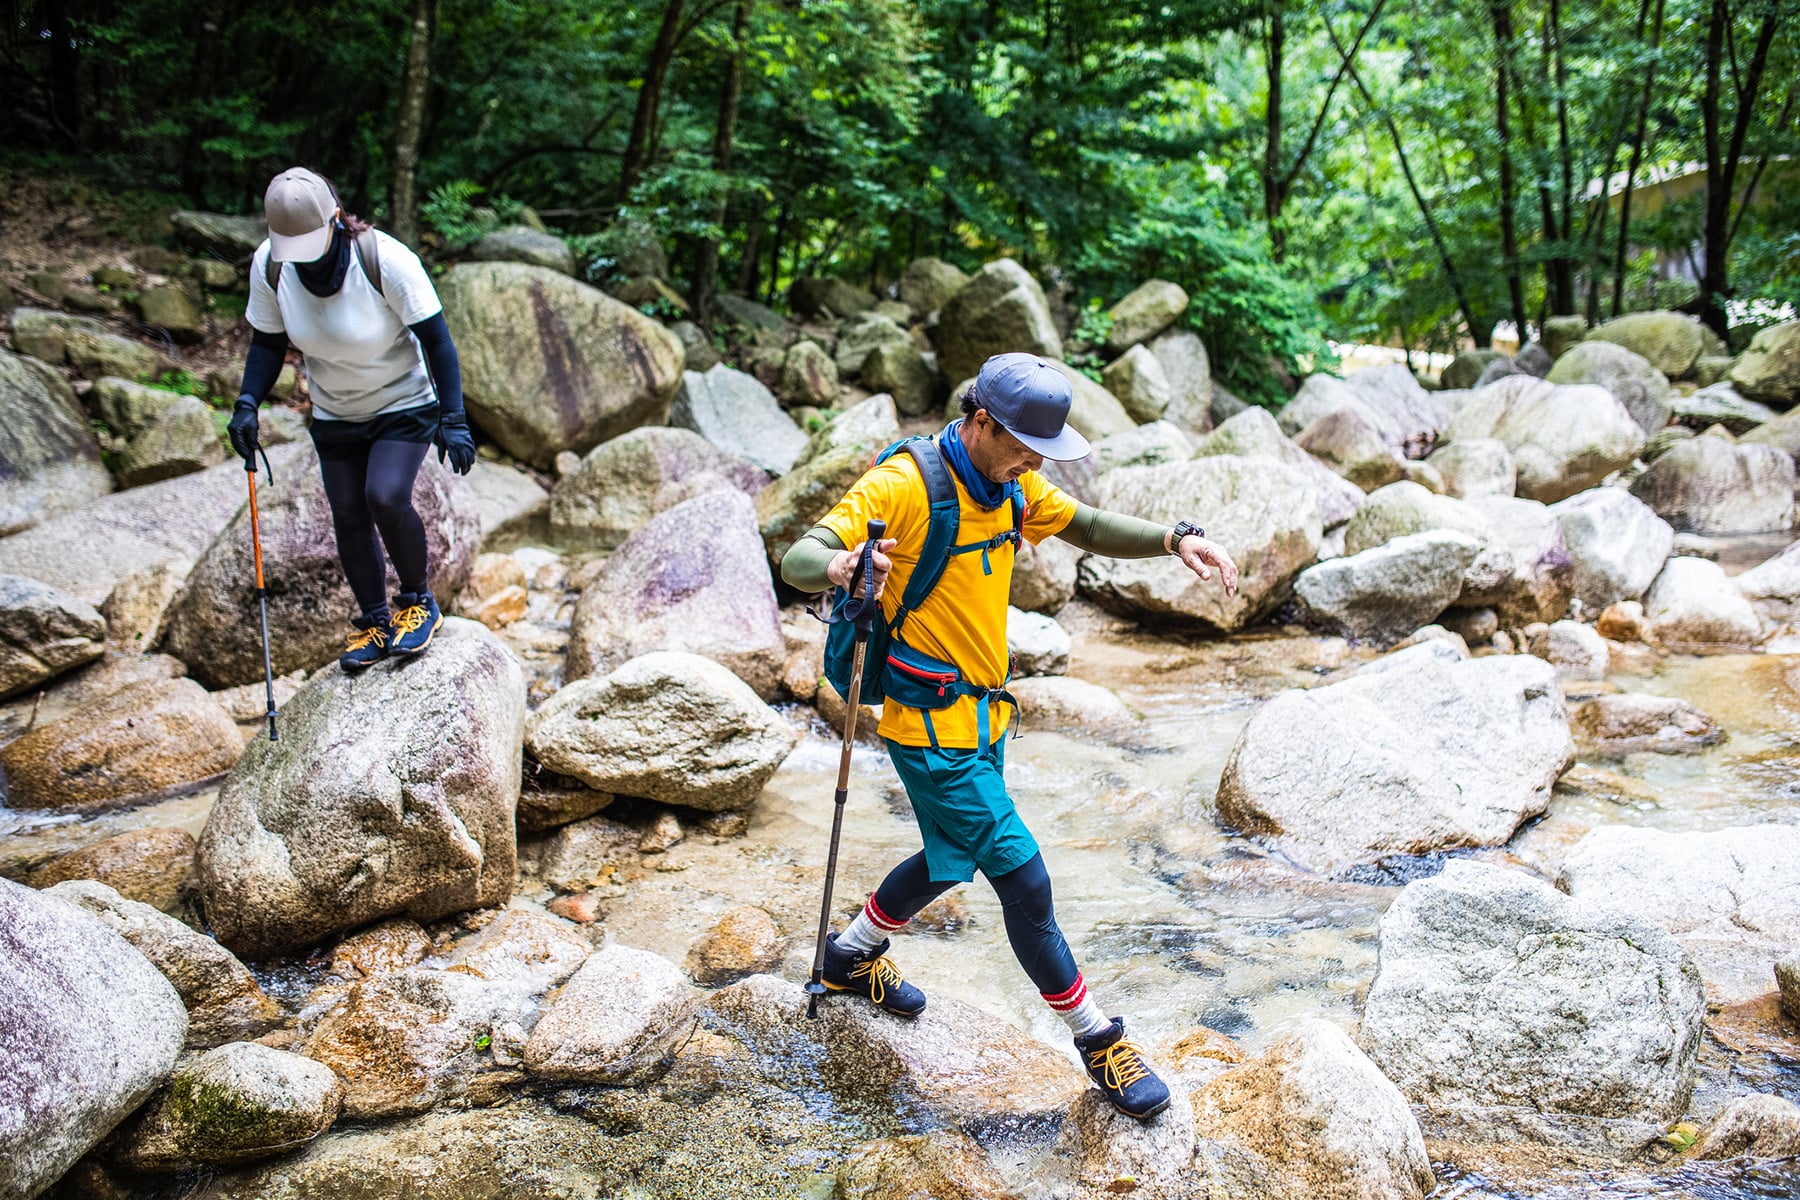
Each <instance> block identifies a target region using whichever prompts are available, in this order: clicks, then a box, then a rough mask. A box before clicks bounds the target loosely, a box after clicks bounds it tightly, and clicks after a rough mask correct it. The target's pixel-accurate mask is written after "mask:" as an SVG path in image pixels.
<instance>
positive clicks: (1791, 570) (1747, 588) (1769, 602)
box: [1014, 542, 1800, 625]
mask: <svg viewBox="0 0 1800 1200" xmlns="http://www.w3.org/2000/svg"><path fill="white" fill-rule="evenodd" d="M1732 582H1733V583H1735V584H1737V588H1738V591H1740V592H1742V593H1743V594H1744V598H1745V599H1747V600H1749V601H1750V605H1751V607H1752V608H1754V609H1755V610H1756V615H1757V616H1759V617H1761V618H1762V619H1763V620H1764V621H1765V622H1767V623H1768V624H1770V625H1779V624H1782V623H1783V622H1793V621H1800V542H1795V543H1794V544H1792V545H1790V546H1789V547H1788V548H1787V549H1785V550H1783V551H1782V552H1781V553H1779V554H1777V555H1775V556H1774V557H1772V558H1768V559H1765V560H1763V561H1762V562H1761V563H1758V564H1757V565H1756V566H1754V567H1751V568H1750V569H1749V570H1748V571H1745V572H1744V573H1743V574H1741V575H1739V576H1737V577H1735V578H1734V579H1733V580H1732ZM1014 586H1015V587H1016V586H1017V584H1016V582H1015V584H1014Z"/></svg>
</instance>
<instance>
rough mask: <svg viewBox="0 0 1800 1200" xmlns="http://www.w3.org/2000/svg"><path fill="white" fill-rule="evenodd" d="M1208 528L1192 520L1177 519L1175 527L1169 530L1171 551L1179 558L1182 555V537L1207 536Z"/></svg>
mask: <svg viewBox="0 0 1800 1200" xmlns="http://www.w3.org/2000/svg"><path fill="white" fill-rule="evenodd" d="M1205 536H1206V530H1204V529H1202V528H1200V527H1199V526H1198V525H1196V524H1194V523H1193V522H1192V521H1177V522H1175V528H1174V529H1172V530H1170V531H1169V553H1170V554H1173V555H1175V556H1176V557H1177V558H1179V557H1180V556H1181V539H1182V538H1184V537H1202V538H1203V537H1205Z"/></svg>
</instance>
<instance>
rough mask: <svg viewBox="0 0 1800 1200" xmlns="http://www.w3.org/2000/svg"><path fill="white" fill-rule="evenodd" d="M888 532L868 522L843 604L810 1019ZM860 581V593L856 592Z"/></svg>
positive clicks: (820, 991)
mask: <svg viewBox="0 0 1800 1200" xmlns="http://www.w3.org/2000/svg"><path fill="white" fill-rule="evenodd" d="M886 534H887V522H885V521H881V520H873V521H870V522H869V536H868V538H867V539H865V540H864V542H863V552H862V561H861V562H860V563H858V564H857V565H856V571H855V573H853V574H852V575H851V576H850V588H849V591H850V596H851V599H850V602H849V603H848V604H846V605H845V606H844V616H845V617H846V618H848V619H849V620H851V621H853V622H855V624H856V651H855V654H854V656H853V657H852V658H851V660H850V694H849V696H848V697H846V702H847V703H848V704H849V706H850V707H849V709H848V710H847V711H846V712H845V714H844V745H843V749H841V750H840V751H839V752H838V775H837V791H836V792H835V793H833V795H832V798H831V802H832V805H833V808H832V813H831V853H830V855H829V856H827V858H826V859H825V898H824V899H823V900H821V901H820V902H819V940H818V944H817V945H816V946H815V947H814V949H813V966H812V978H811V979H809V980H807V983H806V994H807V997H808V999H807V1002H806V1015H807V1017H808V1019H810V1020H817V1019H818V1016H819V997H820V996H823V995H824V994H825V990H826V989H825V933H826V931H827V930H828V929H830V927H831V887H832V884H833V882H835V880H836V878H837V859H838V837H839V836H840V835H841V834H842V833H843V831H844V803H845V801H847V800H849V798H850V748H851V746H852V745H853V744H854V743H855V741H856V710H857V708H858V707H860V706H861V704H862V677H863V659H864V658H865V657H866V656H867V655H868V651H869V634H870V633H871V632H872V631H873V630H874V628H875V618H876V617H877V616H879V615H880V613H881V609H880V607H879V606H878V605H877V604H876V603H875V547H876V545H878V544H879V543H880V541H881V539H882V538H883V537H884V536H886ZM859 580H860V581H861V583H862V592H863V594H862V595H861V596H858V595H857V594H856V593H857V583H858V581H859Z"/></svg>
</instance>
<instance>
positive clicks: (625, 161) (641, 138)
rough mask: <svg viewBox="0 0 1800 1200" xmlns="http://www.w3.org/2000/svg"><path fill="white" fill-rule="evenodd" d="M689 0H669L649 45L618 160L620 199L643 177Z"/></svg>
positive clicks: (629, 193) (628, 193) (619, 200)
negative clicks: (635, 107) (629, 126)
mask: <svg viewBox="0 0 1800 1200" xmlns="http://www.w3.org/2000/svg"><path fill="white" fill-rule="evenodd" d="M686 4H687V0H667V4H666V6H665V7H664V8H663V19H662V27H661V28H659V29H658V30H657V31H656V41H655V43H654V44H653V45H652V46H651V47H650V62H649V64H648V65H647V66H646V67H645V68H644V83H643V86H642V87H640V88H639V89H638V97H637V110H636V111H635V112H634V113H633V114H632V117H631V136H630V137H629V138H627V139H626V142H625V153H624V154H623V156H622V157H621V159H620V162H619V194H618V203H619V204H621V205H622V204H624V203H626V201H628V200H629V199H630V198H631V189H632V188H634V187H636V186H637V183H638V180H639V179H640V178H642V177H643V173H644V161H645V150H646V149H647V148H648V147H649V145H650V133H651V131H652V130H653V129H654V128H655V127H656V110H657V108H658V107H659V106H660V105H661V104H662V86H663V79H664V78H665V77H666V76H667V75H668V73H669V64H670V63H671V62H672V61H674V58H675V47H676V45H677V44H678V43H679V42H680V40H681V36H680V35H681V10H682V9H683V8H684V7H686Z"/></svg>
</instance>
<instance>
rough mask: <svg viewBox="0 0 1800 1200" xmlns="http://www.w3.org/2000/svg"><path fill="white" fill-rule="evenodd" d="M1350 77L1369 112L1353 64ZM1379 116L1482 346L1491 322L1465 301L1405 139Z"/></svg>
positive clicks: (1490, 334) (1388, 117) (1386, 116)
mask: <svg viewBox="0 0 1800 1200" xmlns="http://www.w3.org/2000/svg"><path fill="white" fill-rule="evenodd" d="M1350 79H1351V82H1353V83H1355V84H1356V90H1357V91H1358V92H1359V93H1361V95H1362V98H1363V103H1364V104H1366V105H1368V106H1369V111H1371V112H1374V111H1376V110H1377V107H1378V106H1377V105H1376V103H1375V98H1374V97H1373V96H1371V95H1369V89H1368V87H1367V86H1366V85H1365V84H1364V83H1363V81H1362V76H1361V75H1359V74H1357V71H1356V68H1355V67H1354V66H1353V67H1351V68H1350ZM1381 117H1382V120H1383V122H1384V123H1386V125H1387V131H1388V137H1389V138H1390V139H1392V141H1393V143H1394V155H1395V157H1396V158H1397V159H1399V162H1400V172H1401V174H1403V175H1404V176H1405V177H1406V187H1407V190H1408V191H1410V192H1411V193H1412V198H1413V203H1414V204H1416V205H1418V207H1419V216H1420V217H1422V218H1423V219H1424V221H1425V228H1426V229H1427V230H1428V231H1429V232H1430V234H1431V244H1432V245H1433V246H1434V247H1436V249H1437V253H1438V262H1439V263H1440V264H1441V265H1442V266H1443V268H1444V278H1445V279H1446V280H1448V281H1449V283H1450V290H1451V292H1452V293H1454V294H1455V296H1456V306H1457V307H1458V308H1460V309H1461V310H1462V315H1463V323H1464V324H1466V325H1467V326H1468V327H1469V336H1470V337H1472V338H1473V339H1474V340H1475V344H1476V345H1477V346H1485V345H1487V344H1488V343H1489V342H1491V341H1493V340H1494V323H1493V322H1492V321H1489V320H1486V319H1484V318H1482V317H1481V316H1479V315H1478V314H1477V313H1476V311H1475V305H1474V304H1473V303H1471V302H1470V300H1469V293H1468V291H1467V289H1465V288H1464V287H1463V281H1462V276H1461V275H1458V274H1457V272H1456V263H1455V262H1454V261H1453V260H1452V259H1451V257H1450V248H1449V247H1448V246H1446V245H1444V235H1443V232H1442V231H1441V230H1440V229H1439V228H1438V223H1437V218H1436V217H1434V216H1433V215H1432V212H1431V204H1430V202H1429V201H1427V200H1426V199H1425V195H1424V193H1423V192H1421V191H1420V190H1419V182H1418V180H1417V178H1416V177H1414V175H1413V170H1412V164H1411V163H1410V162H1408V161H1407V158H1406V142H1405V141H1404V140H1403V139H1402V138H1401V136H1400V128H1399V126H1397V125H1395V124H1394V118H1393V116H1392V114H1390V113H1388V112H1386V111H1385V110H1382V113H1381Z"/></svg>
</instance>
